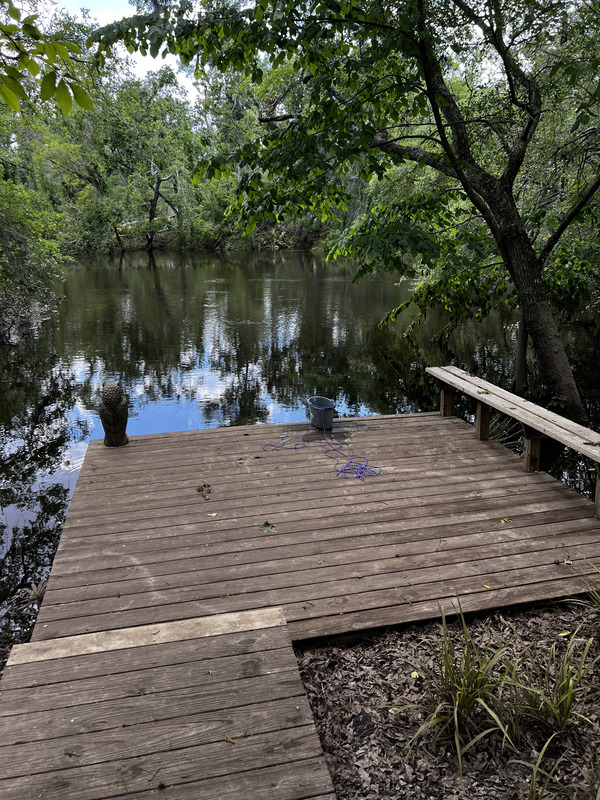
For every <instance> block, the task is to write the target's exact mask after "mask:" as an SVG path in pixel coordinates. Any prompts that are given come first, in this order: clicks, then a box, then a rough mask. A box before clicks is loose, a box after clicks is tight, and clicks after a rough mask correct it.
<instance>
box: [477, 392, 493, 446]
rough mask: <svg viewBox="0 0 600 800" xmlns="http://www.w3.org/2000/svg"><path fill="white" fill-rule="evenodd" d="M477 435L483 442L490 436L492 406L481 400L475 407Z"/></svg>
mask: <svg viewBox="0 0 600 800" xmlns="http://www.w3.org/2000/svg"><path fill="white" fill-rule="evenodd" d="M475 437H476V438H477V439H480V440H481V441H482V442H486V441H487V440H488V439H489V438H490V407H489V406H488V404H487V403H482V402H481V400H478V401H477V408H476V409H475Z"/></svg>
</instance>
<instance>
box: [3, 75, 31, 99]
mask: <svg viewBox="0 0 600 800" xmlns="http://www.w3.org/2000/svg"><path fill="white" fill-rule="evenodd" d="M0 80H1V81H2V83H3V84H4V85H5V86H6V87H7V89H9V90H10V91H11V92H13V93H14V94H16V95H17V96H18V97H22V98H23V99H26V98H27V95H26V94H25V90H24V89H23V87H22V86H21V84H20V83H19V81H16V80H15V79H14V78H11V77H10V75H0Z"/></svg>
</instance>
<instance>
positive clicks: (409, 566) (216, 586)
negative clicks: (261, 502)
mask: <svg viewBox="0 0 600 800" xmlns="http://www.w3.org/2000/svg"><path fill="white" fill-rule="evenodd" d="M592 543H593V544H594V545H595V549H594V552H597V551H599V550H600V534H599V532H598V531H597V530H595V531H590V526H585V529H584V530H583V531H580V532H578V531H577V530H575V528H574V529H573V530H572V532H571V535H570V537H569V546H570V547H578V548H580V547H583V546H590V545H591V544H592ZM444 544H445V543H444ZM429 545H430V546H429V547H427V546H422V545H421V544H420V543H418V544H415V545H413V546H412V547H411V546H407V545H402V544H393V545H389V546H388V547H381V548H373V549H372V550H368V551H366V552H364V551H359V552H358V553H356V552H355V555H358V556H359V557H357V558H354V559H351V558H348V556H347V555H344V556H341V557H339V558H338V559H334V558H331V559H322V558H321V559H319V557H317V558H313V559H310V560H308V559H307V560H305V561H304V563H300V564H294V562H293V561H289V562H286V563H281V561H275V562H266V563H264V562H263V563H261V564H260V565H257V564H255V563H252V564H250V565H232V566H230V567H228V568H222V569H221V570H219V573H220V575H221V577H220V579H219V580H218V581H215V579H214V573H213V571H212V570H207V571H205V572H204V573H200V574H198V573H188V580H187V582H186V584H183V585H181V584H180V585H176V586H174V587H163V588H161V590H159V591H157V590H155V589H154V587H152V586H147V585H146V586H143V585H142V586H139V588H138V591H137V592H135V593H130V594H123V593H121V592H117V591H115V589H113V590H112V591H111V593H110V594H107V596H105V597H101V598H92V599H90V600H78V601H69V602H66V603H55V604H53V605H51V606H50V605H49V606H46V607H45V610H44V615H43V620H44V622H45V623H49V622H51V621H55V620H61V619H75V618H77V617H85V616H88V615H91V614H94V613H103V614H106V613H111V612H113V613H117V612H119V613H120V612H122V611H125V610H130V609H134V608H143V609H150V608H153V607H157V606H162V605H167V604H169V603H173V602H177V603H187V602H191V601H199V600H205V599H214V598H215V597H222V596H224V595H236V594H240V593H243V592H246V593H255V592H260V591H262V590H265V589H268V590H270V591H274V590H281V591H282V602H284V601H285V600H286V599H289V597H290V595H291V594H292V593H293V590H295V589H296V588H297V587H302V589H303V593H304V594H305V596H306V597H307V598H308V599H312V594H311V586H312V585H314V584H317V583H332V582H335V581H340V580H345V581H347V579H348V578H349V577H350V578H355V577H359V578H360V580H361V581H363V582H370V581H371V580H373V581H374V580H377V581H383V580H384V578H383V576H384V575H388V576H391V575H395V574H397V573H399V572H400V573H402V574H405V573H407V572H409V571H411V570H418V569H421V568H425V567H427V568H434V567H436V566H439V565H446V566H449V565H452V564H455V563H462V564H465V563H467V562H468V561H469V560H471V559H473V558H479V557H480V548H481V540H478V541H476V542H475V543H474V544H473V545H472V546H462V547H459V546H457V547H455V548H447V547H446V546H443V543H442V541H441V540H440V541H438V542H437V545H436V543H435V542H431V541H430V542H429ZM545 550H552V551H553V552H556V551H559V552H560V551H562V550H563V548H562V546H561V544H560V539H557V538H556V537H554V536H551V535H546V533H544V535H541V536H538V537H536V538H525V537H519V538H518V539H515V538H511V539H508V540H507V541H501V542H493V541H488V543H487V546H486V557H487V558H488V559H492V558H495V557H497V556H500V555H508V556H512V557H514V558H520V559H521V560H522V559H523V558H524V556H526V555H528V554H531V555H532V556H533V559H532V560H533V561H535V560H536V559H538V558H539V557H540V556H541V554H542V552H543V551H545ZM361 556H362V557H361ZM307 562H308V563H307ZM321 564H323V566H321ZM294 567H295V568H294ZM390 579H391V580H392V582H393V580H394V579H393V578H390ZM339 591H340V592H342V591H343V592H347V591H348V588H342V587H340V588H339Z"/></svg>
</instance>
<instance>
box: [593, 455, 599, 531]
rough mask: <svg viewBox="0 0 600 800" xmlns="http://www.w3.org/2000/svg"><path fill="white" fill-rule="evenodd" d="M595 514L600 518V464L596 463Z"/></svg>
mask: <svg viewBox="0 0 600 800" xmlns="http://www.w3.org/2000/svg"><path fill="white" fill-rule="evenodd" d="M594 516H595V517H599V518H600V464H596V494H595V496H594Z"/></svg>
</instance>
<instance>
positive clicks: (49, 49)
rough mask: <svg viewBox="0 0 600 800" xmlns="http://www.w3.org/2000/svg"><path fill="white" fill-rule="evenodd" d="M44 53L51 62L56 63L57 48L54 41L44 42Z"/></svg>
mask: <svg viewBox="0 0 600 800" xmlns="http://www.w3.org/2000/svg"><path fill="white" fill-rule="evenodd" d="M44 54H45V56H46V58H47V59H48V61H49V63H50V64H55V63H56V50H55V48H54V45H53V44H52V42H44Z"/></svg>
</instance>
